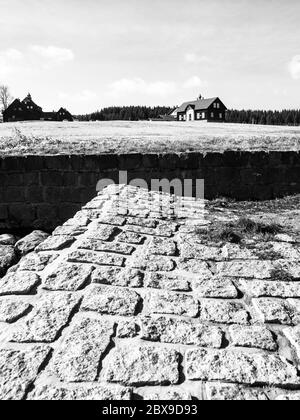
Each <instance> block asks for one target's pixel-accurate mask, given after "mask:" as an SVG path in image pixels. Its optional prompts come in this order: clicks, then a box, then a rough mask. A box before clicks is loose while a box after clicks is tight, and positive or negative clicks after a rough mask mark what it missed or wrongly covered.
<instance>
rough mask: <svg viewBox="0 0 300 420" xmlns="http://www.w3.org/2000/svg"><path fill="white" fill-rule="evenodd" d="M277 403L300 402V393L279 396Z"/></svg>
mask: <svg viewBox="0 0 300 420" xmlns="http://www.w3.org/2000/svg"><path fill="white" fill-rule="evenodd" d="M282 392H283V391H282ZM276 401H300V392H287V393H282V394H280V395H278V397H277V398H276Z"/></svg>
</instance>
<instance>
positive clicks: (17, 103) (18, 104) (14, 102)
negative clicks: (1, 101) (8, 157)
mask: <svg viewBox="0 0 300 420" xmlns="http://www.w3.org/2000/svg"><path fill="white" fill-rule="evenodd" d="M16 106H17V107H22V109H23V104H22V102H21V101H20V99H15V100H14V101H13V102H12V103H11V104H10V105H9V106H8V107H7V109H6V110H5V111H8V110H10V109H11V108H15V107H16ZM5 111H4V112H5Z"/></svg>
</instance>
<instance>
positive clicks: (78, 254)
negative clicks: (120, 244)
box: [68, 250, 125, 267]
mask: <svg viewBox="0 0 300 420" xmlns="http://www.w3.org/2000/svg"><path fill="white" fill-rule="evenodd" d="M68 261H69V262H75V263H90V264H96V265H112V266H114V265H115V266H117V267H122V266H123V265H124V262H125V258H123V257H120V256H119V255H110V254H103V253H98V252H93V251H84V250H82V251H80V250H78V251H73V252H70V254H69V255H68Z"/></svg>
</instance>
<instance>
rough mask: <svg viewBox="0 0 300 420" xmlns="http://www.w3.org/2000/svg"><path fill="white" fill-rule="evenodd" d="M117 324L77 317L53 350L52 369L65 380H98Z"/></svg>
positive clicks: (52, 371) (50, 369) (51, 371)
mask: <svg viewBox="0 0 300 420" xmlns="http://www.w3.org/2000/svg"><path fill="white" fill-rule="evenodd" d="M114 327H115V324H114V322H112V321H108V320H104V319H93V318H88V317H86V318H83V319H82V318H77V319H76V320H74V321H73V323H72V325H71V329H70V331H69V333H68V334H67V336H66V337H65V339H64V341H63V343H62V344H61V346H60V347H58V348H57V349H56V350H55V351H54V354H53V357H52V359H51V362H50V365H49V372H50V373H52V374H53V375H56V376H57V377H58V378H59V379H60V380H61V381H66V382H93V381H95V380H96V377H97V374H98V368H99V363H100V360H101V358H102V357H103V355H104V354H105V352H106V350H107V348H108V347H109V345H110V341H111V337H112V335H113V334H114Z"/></svg>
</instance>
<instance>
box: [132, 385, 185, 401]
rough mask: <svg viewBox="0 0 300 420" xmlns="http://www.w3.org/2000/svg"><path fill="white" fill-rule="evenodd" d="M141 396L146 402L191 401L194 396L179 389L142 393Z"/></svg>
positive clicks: (172, 388) (171, 388)
mask: <svg viewBox="0 0 300 420" xmlns="http://www.w3.org/2000/svg"><path fill="white" fill-rule="evenodd" d="M139 394H140V395H141V396H142V397H143V400H145V401H191V400H192V396H191V394H190V393H189V392H187V391H184V390H182V389H180V388H177V387H170V389H163V390H159V391H157V392H155V391H154V390H153V391H151V390H147V391H144V392H143V391H141V392H139Z"/></svg>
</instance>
